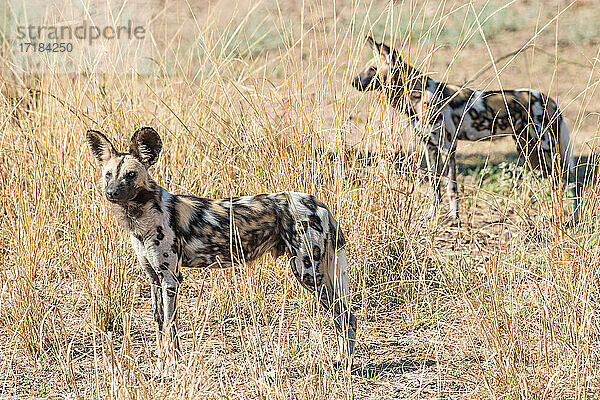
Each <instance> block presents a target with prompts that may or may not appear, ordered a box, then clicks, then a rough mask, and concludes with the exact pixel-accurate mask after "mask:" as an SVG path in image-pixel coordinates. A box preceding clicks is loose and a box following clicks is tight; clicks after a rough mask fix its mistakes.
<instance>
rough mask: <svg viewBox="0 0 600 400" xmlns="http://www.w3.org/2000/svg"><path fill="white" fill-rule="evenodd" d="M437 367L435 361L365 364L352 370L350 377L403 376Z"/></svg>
mask: <svg viewBox="0 0 600 400" xmlns="http://www.w3.org/2000/svg"><path fill="white" fill-rule="evenodd" d="M434 365H437V362H436V361H435V360H395V361H383V362H380V363H367V364H364V365H358V366H355V367H353V368H352V375H355V376H360V377H362V378H369V379H371V378H375V377H377V376H379V375H382V374H394V375H398V374H405V373H409V372H415V371H418V370H423V369H424V368H426V367H432V366H434Z"/></svg>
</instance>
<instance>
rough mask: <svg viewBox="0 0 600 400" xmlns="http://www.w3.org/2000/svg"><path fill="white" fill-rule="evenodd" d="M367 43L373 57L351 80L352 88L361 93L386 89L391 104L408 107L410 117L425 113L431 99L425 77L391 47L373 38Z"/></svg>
mask: <svg viewBox="0 0 600 400" xmlns="http://www.w3.org/2000/svg"><path fill="white" fill-rule="evenodd" d="M367 43H368V44H369V45H370V46H371V47H372V48H373V58H372V59H371V60H370V61H369V62H368V63H367V65H366V67H365V68H364V69H363V71H362V72H361V73H360V74H358V76H356V77H355V78H354V79H353V80H352V86H354V87H355V88H356V89H358V90H360V91H366V90H377V89H382V88H387V89H388V90H390V93H389V94H390V101H391V102H392V105H394V106H400V105H401V104H405V105H406V106H407V107H406V111H407V112H408V113H409V114H411V115H414V114H417V115H418V114H422V113H423V110H424V109H425V108H426V106H427V104H428V102H429V101H430V100H431V99H430V97H431V93H429V92H427V91H426V90H425V84H426V76H425V75H423V74H422V73H421V72H419V71H418V70H417V69H415V68H413V67H411V66H410V65H409V64H407V63H405V62H404V61H403V60H402V57H401V56H400V55H399V54H398V53H397V52H396V51H395V50H394V49H391V48H390V47H389V46H388V45H386V44H384V43H379V42H376V41H375V40H374V39H373V38H372V37H371V36H368V37H367Z"/></svg>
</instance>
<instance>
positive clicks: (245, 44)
mask: <svg viewBox="0 0 600 400" xmlns="http://www.w3.org/2000/svg"><path fill="white" fill-rule="evenodd" d="M291 31H292V25H291V23H286V22H284V25H283V26H281V22H280V21H277V23H274V21H273V20H272V18H271V17H269V16H268V15H265V14H263V13H254V14H250V15H248V17H247V18H246V19H245V20H244V21H243V22H241V23H240V24H239V25H238V26H232V27H228V28H225V29H224V30H222V31H221V32H220V34H219V37H218V38H217V39H216V41H212V42H211V43H210V44H209V41H208V40H206V39H205V38H200V39H199V40H198V41H197V42H196V43H195V44H194V45H195V46H197V48H198V53H197V54H198V58H204V57H206V56H207V55H209V54H210V55H211V56H212V57H215V58H221V59H223V58H241V57H252V56H257V55H260V54H263V53H265V52H268V51H271V50H276V49H279V48H285V47H286V46H287V45H289V44H291V43H292V39H291V37H289V35H288V34H287V33H286V32H291Z"/></svg>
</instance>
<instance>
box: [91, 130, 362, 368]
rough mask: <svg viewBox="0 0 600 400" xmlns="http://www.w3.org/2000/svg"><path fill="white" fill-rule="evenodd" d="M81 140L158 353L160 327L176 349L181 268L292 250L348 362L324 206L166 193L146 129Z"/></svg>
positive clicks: (341, 265)
mask: <svg viewBox="0 0 600 400" xmlns="http://www.w3.org/2000/svg"><path fill="white" fill-rule="evenodd" d="M87 142H88V144H89V146H90V148H91V150H92V153H93V154H94V156H95V157H96V159H97V160H98V162H99V163H100V164H101V165H102V173H103V178H102V186H103V191H104V193H105V195H106V198H107V199H108V201H109V202H110V203H111V204H112V208H113V211H114V212H115V214H116V216H117V218H118V219H119V222H120V223H121V224H122V225H123V226H124V228H125V230H126V231H127V232H128V233H129V235H130V239H131V244H132V245H133V249H134V250H135V253H136V254H137V257H138V259H139V261H140V263H141V264H142V267H143V268H144V271H145V273H146V275H147V276H148V278H149V279H150V284H151V287H152V289H151V293H152V308H153V311H154V320H155V321H156V328H157V338H158V345H159V350H160V354H161V356H162V355H163V341H164V337H163V336H164V335H165V334H164V332H165V331H168V332H169V333H170V334H169V335H167V338H168V339H169V340H170V344H171V345H172V346H173V347H174V349H175V350H179V343H178V339H177V332H176V323H175V318H176V311H177V307H176V301H177V292H178V289H179V285H180V283H181V280H182V275H181V267H182V266H186V267H219V268H224V267H229V266H232V265H234V264H239V263H243V262H251V261H253V260H255V259H257V258H259V257H261V256H262V255H264V254H265V253H267V252H271V254H272V255H273V256H274V257H278V256H281V255H284V254H286V255H288V256H289V257H291V259H290V266H291V268H292V271H293V272H294V275H295V276H296V278H297V279H298V281H299V282H300V284H301V285H302V286H304V287H305V288H306V289H308V290H309V291H310V292H312V293H314V294H315V295H316V297H317V299H318V300H319V301H320V302H321V304H322V305H323V307H324V308H325V309H326V310H329V311H331V312H332V313H333V319H334V323H335V327H336V329H337V332H338V334H339V335H340V337H339V344H340V356H341V359H342V360H343V361H344V362H345V363H346V365H350V364H349V363H350V362H351V358H350V356H351V355H352V352H353V349H354V342H355V338H356V317H355V316H354V315H353V314H352V313H351V311H350V305H349V301H350V294H349V289H348V277H347V272H346V269H347V262H346V251H345V249H344V244H345V241H344V236H343V234H342V231H341V230H340V228H339V227H338V223H337V222H336V221H335V219H334V218H333V216H332V215H331V213H330V212H329V210H328V209H327V206H326V205H325V204H323V203H322V202H320V201H319V200H317V199H316V198H314V197H313V196H311V195H309V194H303V193H289V192H283V193H272V194H260V195H257V196H246V197H232V198H227V199H222V200H213V199H204V198H199V197H193V196H183V195H175V194H172V193H169V192H168V191H166V190H165V189H163V188H161V187H160V186H158V185H157V184H156V183H155V182H154V181H153V180H152V178H151V177H150V175H149V173H148V168H149V167H150V166H152V165H153V164H154V163H155V162H156V161H157V159H158V155H159V153H160V151H161V148H162V141H161V139H160V137H159V136H158V133H156V131H155V130H154V129H152V128H141V129H138V130H137V131H136V132H135V133H134V134H133V137H132V138H131V143H130V145H129V152H128V153H120V152H118V151H117V150H116V149H115V148H114V147H113V145H112V144H111V142H110V141H109V140H108V139H107V138H106V136H104V135H103V134H102V133H100V132H97V131H93V130H90V131H88V132H87Z"/></svg>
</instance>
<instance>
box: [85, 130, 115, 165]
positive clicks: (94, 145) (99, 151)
mask: <svg viewBox="0 0 600 400" xmlns="http://www.w3.org/2000/svg"><path fill="white" fill-rule="evenodd" d="M85 137H86V140H87V142H88V146H90V150H92V153H93V154H94V157H95V158H96V161H98V162H99V163H100V164H102V165H103V164H105V163H106V162H107V161H108V160H110V159H111V158H112V157H113V156H115V155H116V154H117V150H115V147H114V146H113V145H112V143H111V142H110V140H108V138H107V137H106V136H104V135H103V134H102V133H100V132H98V131H94V130H89V131H87V133H86V135H85Z"/></svg>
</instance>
